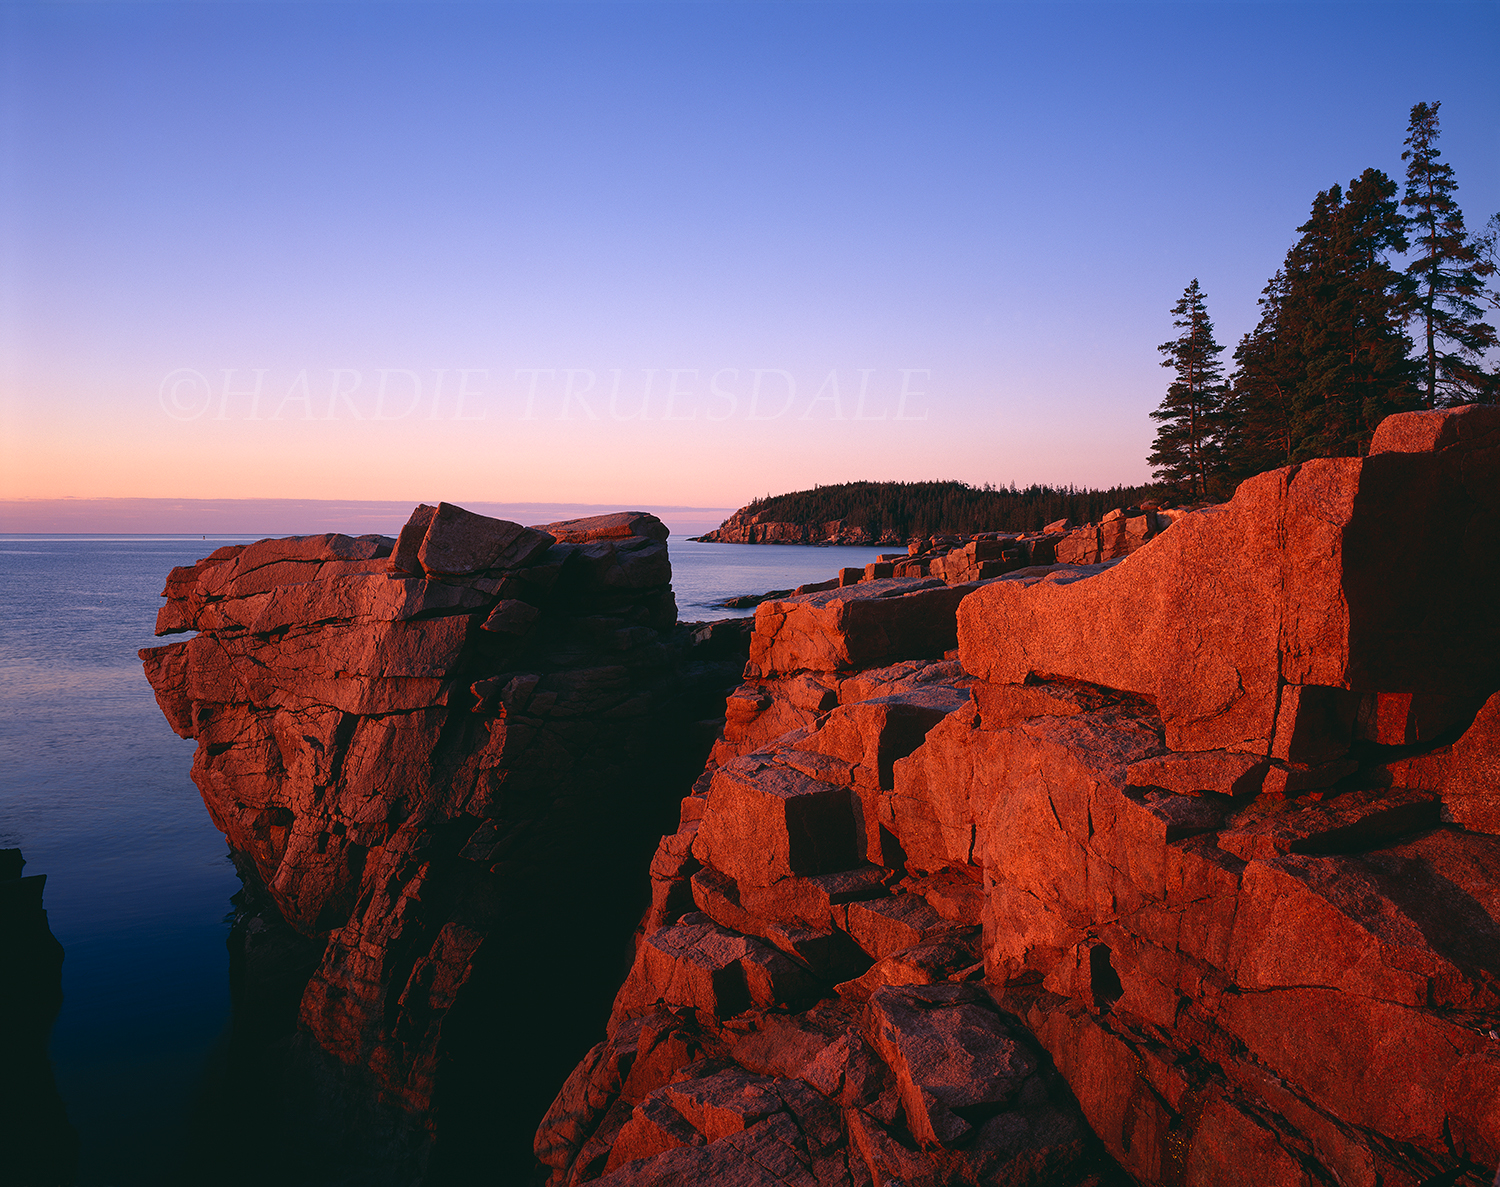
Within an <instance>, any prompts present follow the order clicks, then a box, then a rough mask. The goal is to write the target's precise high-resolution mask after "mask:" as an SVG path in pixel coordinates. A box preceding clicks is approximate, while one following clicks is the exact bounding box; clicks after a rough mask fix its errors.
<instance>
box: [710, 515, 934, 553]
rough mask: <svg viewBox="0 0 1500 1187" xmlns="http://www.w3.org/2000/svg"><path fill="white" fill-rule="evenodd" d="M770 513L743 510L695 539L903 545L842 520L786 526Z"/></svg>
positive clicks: (887, 535) (889, 534)
mask: <svg viewBox="0 0 1500 1187" xmlns="http://www.w3.org/2000/svg"><path fill="white" fill-rule="evenodd" d="M770 516H771V513H769V512H764V511H752V510H750V509H749V508H742V509H740V510H739V511H736V512H735V513H734V514H733V515H731V516H730V517H729V518H728V519H726V520H725V521H724V522H723V523H721V524H720V525H719V526H718V527H716V528H715V529H714V530H713V531H711V532H708V533H706V534H705V535H702V536H698V537H697V539H699V540H702V541H704V542H705V543H708V544H903V545H904V544H905V543H906V541H905V540H904V539H898V538H897V535H896V533H894V532H885V533H883V534H881V533H876V532H871V531H870V529H869V528H867V527H863V526H854V525H850V524H847V523H845V522H844V521H843V520H842V519H835V520H831V521H829V522H828V523H785V522H781V521H778V520H775V519H772V518H771V517H770Z"/></svg>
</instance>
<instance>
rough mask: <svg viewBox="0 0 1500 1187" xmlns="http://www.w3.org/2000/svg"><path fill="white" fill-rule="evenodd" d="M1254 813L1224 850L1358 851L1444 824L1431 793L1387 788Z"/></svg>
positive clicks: (1224, 842)
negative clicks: (1439, 817)
mask: <svg viewBox="0 0 1500 1187" xmlns="http://www.w3.org/2000/svg"><path fill="white" fill-rule="evenodd" d="M1278 807H1280V808H1281V809H1282V810H1279V811H1270V812H1266V813H1265V814H1258V815H1253V816H1252V815H1250V814H1248V813H1247V814H1246V815H1247V816H1249V819H1244V820H1242V821H1236V823H1235V824H1234V826H1232V827H1230V828H1227V829H1224V830H1223V831H1222V832H1220V833H1219V848H1220V849H1223V850H1225V851H1226V852H1228V853H1233V854H1234V855H1235V856H1236V857H1239V858H1241V859H1243V860H1244V861H1251V860H1253V859H1255V858H1268V857H1276V856H1278V855H1279V854H1283V853H1358V852H1360V851H1362V850H1365V849H1373V848H1375V847H1376V846H1378V845H1380V844H1382V843H1385V842H1388V841H1390V840H1391V839H1392V838H1394V837H1399V836H1402V835H1404V834H1406V833H1412V832H1416V831H1418V830H1419V829H1424V828H1430V827H1432V826H1433V825H1435V824H1437V823H1438V812H1439V808H1440V807H1441V805H1440V803H1439V800H1438V797H1437V796H1436V795H1433V794H1431V793H1429V792H1421V791H1407V790H1404V789H1401V788H1387V789H1383V790H1378V791H1368V790H1367V791H1350V792H1346V793H1344V794H1343V795H1340V796H1336V797H1334V798H1333V799H1330V800H1324V801H1320V802H1317V803H1312V804H1308V805H1306V806H1301V805H1299V804H1298V803H1297V802H1296V801H1289V802H1283V803H1282V804H1280V805H1278Z"/></svg>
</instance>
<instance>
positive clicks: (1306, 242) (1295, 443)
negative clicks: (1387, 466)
mask: <svg viewBox="0 0 1500 1187" xmlns="http://www.w3.org/2000/svg"><path fill="white" fill-rule="evenodd" d="M1404 224H1405V219H1404V218H1403V217H1402V216H1401V213H1400V211H1399V209H1398V208H1397V204H1396V183H1395V182H1393V181H1392V180H1391V179H1390V178H1388V177H1387V176H1386V175H1385V174H1384V173H1382V172H1381V171H1380V170H1378V169H1366V170H1365V171H1364V172H1363V173H1362V174H1360V176H1359V177H1357V178H1355V179H1354V180H1353V181H1351V182H1350V183H1349V190H1348V193H1347V194H1345V193H1344V192H1343V191H1342V190H1341V189H1340V187H1339V186H1337V185H1335V186H1333V187H1331V188H1330V189H1327V190H1325V191H1323V192H1322V193H1320V194H1319V195H1318V196H1317V198H1315V199H1314V201H1313V209H1312V217H1311V218H1309V220H1308V221H1307V222H1306V223H1304V224H1303V225H1302V226H1300V227H1298V228H1297V229H1298V230H1299V231H1300V232H1302V238H1301V239H1300V240H1299V241H1298V242H1297V244H1296V245H1295V246H1294V247H1293V248H1292V250H1291V251H1290V252H1289V253H1288V254H1287V264H1286V276H1287V292H1286V295H1285V298H1284V300H1283V302H1282V313H1283V316H1284V332H1285V331H1288V330H1289V331H1290V332H1292V333H1295V334H1297V335H1298V337H1299V338H1300V341H1298V342H1294V343H1293V344H1292V346H1293V349H1294V350H1300V354H1301V356H1302V367H1303V369H1304V370H1303V374H1302V375H1301V377H1300V379H1299V381H1298V384H1297V390H1296V394H1295V397H1294V399H1293V414H1292V438H1293V440H1292V456H1293V460H1294V461H1301V460H1302V459H1304V458H1309V457H1340V456H1350V455H1358V454H1363V453H1364V452H1365V450H1366V449H1368V447H1369V442H1370V438H1371V436H1372V435H1373V434H1374V432H1375V426H1376V425H1378V424H1379V423H1380V421H1381V420H1383V419H1384V418H1385V417H1387V416H1389V415H1390V414H1391V413H1393V412H1401V411H1404V410H1406V409H1407V408H1410V407H1413V406H1414V404H1415V399H1414V397H1415V393H1414V390H1413V387H1412V382H1411V381H1412V378H1413V375H1414V367H1413V365H1412V363H1411V362H1410V361H1409V360H1408V358H1407V355H1408V353H1409V352H1410V350H1411V339H1410V338H1408V337H1407V336H1406V333H1405V332H1404V330H1403V329H1402V325H1403V323H1404V321H1405V320H1406V316H1407V310H1408V299H1407V295H1408V291H1409V285H1408V283H1407V281H1406V278H1405V277H1403V276H1402V274H1401V273H1400V272H1398V271H1397V270H1396V269H1395V268H1393V267H1392V266H1391V265H1390V263H1389V261H1388V260H1387V259H1386V256H1387V254H1388V253H1390V252H1399V251H1404V250H1405V249H1406V247H1407V241H1406V236H1405V233H1404Z"/></svg>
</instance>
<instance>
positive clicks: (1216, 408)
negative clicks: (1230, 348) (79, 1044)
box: [1148, 278, 1224, 498]
mask: <svg viewBox="0 0 1500 1187" xmlns="http://www.w3.org/2000/svg"><path fill="white" fill-rule="evenodd" d="M1206 302H1207V296H1206V294H1205V293H1204V292H1203V290H1202V289H1201V288H1200V287H1199V286H1198V281H1197V279H1196V278H1195V279H1194V280H1193V282H1192V283H1191V284H1190V285H1188V286H1187V288H1186V289H1184V290H1183V293H1182V298H1181V300H1179V301H1178V302H1177V304H1176V305H1174V306H1173V307H1172V315H1173V318H1174V319H1175V320H1174V321H1173V322H1172V324H1173V325H1174V326H1175V327H1176V328H1177V329H1179V330H1181V331H1183V332H1182V334H1181V335H1180V336H1179V337H1177V338H1176V339H1174V340H1173V341H1171V342H1164V343H1162V345H1161V346H1159V347H1157V349H1158V350H1159V351H1161V353H1162V354H1163V355H1165V356H1166V357H1165V358H1164V359H1163V360H1162V364H1161V365H1162V366H1163V367H1167V368H1169V369H1171V370H1173V371H1175V372H1176V374H1177V378H1176V379H1175V380H1174V381H1173V382H1172V383H1171V384H1170V385H1169V386H1168V388H1167V395H1166V399H1164V400H1163V401H1162V402H1161V406H1160V407H1159V408H1157V410H1156V411H1155V412H1153V413H1151V417H1152V419H1153V420H1156V421H1159V422H1160V423H1161V427H1160V428H1159V429H1157V431H1156V441H1155V443H1154V445H1153V448H1152V451H1151V456H1150V458H1149V459H1148V460H1149V461H1150V463H1151V464H1152V465H1153V466H1154V467H1156V469H1155V474H1154V476H1155V477H1156V479H1157V481H1159V482H1171V483H1175V484H1178V485H1181V486H1186V487H1187V488H1188V489H1189V490H1190V491H1191V492H1192V494H1193V496H1194V497H1196V498H1202V497H1203V496H1204V495H1205V494H1206V493H1207V491H1208V487H1209V479H1210V476H1211V474H1212V473H1213V472H1214V470H1215V465H1214V435H1215V431H1216V428H1217V422H1218V417H1219V414H1220V411H1221V408H1222V404H1223V397H1224V379H1223V372H1222V367H1221V364H1220V362H1219V358H1218V356H1219V355H1220V354H1222V353H1223V351H1224V348H1223V347H1222V346H1220V345H1219V344H1218V343H1217V342H1215V341H1214V327H1213V322H1211V321H1210V320H1209V318H1208V306H1207V303H1206Z"/></svg>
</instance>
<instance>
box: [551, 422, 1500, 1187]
mask: <svg viewBox="0 0 1500 1187" xmlns="http://www.w3.org/2000/svg"><path fill="white" fill-rule="evenodd" d="M1119 518H1120V519H1121V520H1123V521H1124V522H1123V524H1122V525H1121V526H1122V532H1124V533H1127V534H1128V532H1129V530H1130V529H1131V527H1132V521H1133V520H1134V519H1136V518H1144V517H1133V516H1121V517H1119ZM1100 526H1101V529H1102V526H1103V525H1100ZM1148 526H1149V524H1143V525H1142V527H1143V529H1144V528H1145V527H1148ZM1142 534H1143V536H1144V537H1145V538H1143V539H1142V540H1141V541H1140V544H1139V546H1138V547H1134V548H1132V549H1131V550H1130V551H1129V553H1128V555H1126V556H1125V557H1124V559H1121V560H1115V561H1113V562H1111V563H1091V564H1072V565H1058V566H1055V567H1050V568H1047V567H1038V566H1026V567H1021V568H1016V569H1014V570H1012V571H1010V572H1006V573H1002V574H1000V575H992V576H989V577H986V578H981V579H980V580H978V581H970V582H962V583H957V584H951V585H950V584H948V583H947V582H946V581H943V580H941V579H935V578H933V577H930V576H929V577H927V578H925V579H924V578H921V577H915V578H914V577H905V578H895V577H892V578H886V579H882V578H881V577H880V576H879V575H878V574H876V575H872V576H874V577H875V579H873V580H868V581H859V582H858V583H857V584H851V585H847V586H841V587H839V588H834V589H828V590H823V591H819V592H815V593H809V594H806V595H804V596H800V597H793V598H789V599H778V600H772V601H768V602H765V603H763V604H762V605H761V606H759V607H758V609H757V611H756V616H755V628H754V635H753V637H752V640H751V653H750V662H749V664H748V666H747V668H746V671H745V675H746V679H745V682H744V683H743V684H742V685H741V687H740V688H739V689H738V690H736V691H735V693H734V694H733V695H732V696H731V697H730V698H729V702H728V708H727V711H726V718H725V728H724V732H723V736H722V737H721V739H720V740H719V741H718V743H717V744H716V745H715V748H714V751H713V754H712V757H711V758H710V760H709V763H708V766H707V769H706V770H705V771H704V773H703V775H702V776H701V777H700V779H699V781H698V783H697V784H696V785H695V787H694V790H693V793H692V794H691V795H689V796H688V797H687V798H685V799H684V800H683V802H682V806H681V810H680V817H679V825H678V828H677V830H676V831H675V832H674V833H671V834H669V835H667V836H664V837H663V838H662V840H661V842H660V845H659V846H658V849H657V853H656V856H655V858H654V859H653V860H652V862H651V866H650V885H651V892H652V904H651V907H650V909H649V911H648V913H647V916H646V919H645V921H644V924H643V927H642V929H641V933H640V936H639V938H638V942H637V948H636V954H635V960H634V963H633V965H632V967H631V970H630V972H629V974H628V976H627V977H626V978H625V980H624V983H623V985H622V986H621V988H620V990H619V993H618V994H617V996H616V999H615V1002H614V1007H613V1012H612V1014H611V1017H610V1020H609V1023H608V1026H607V1028H606V1029H605V1033H604V1036H603V1037H602V1039H601V1040H600V1042H599V1043H598V1044H597V1045H596V1046H595V1047H594V1048H593V1050H592V1051H590V1052H589V1054H588V1056H587V1057H586V1058H585V1059H584V1060H583V1061H582V1062H581V1063H580V1064H579V1065H578V1066H577V1068H576V1069H575V1070H574V1072H573V1074H572V1076H571V1077H570V1078H569V1079H568V1081H567V1083H566V1084H565V1086H564V1087H563V1089H562V1091H561V1093H560V1094H559V1095H558V1097H557V1099H556V1100H555V1102H554V1103H553V1106H552V1109H551V1110H550V1112H549V1113H548V1115H547V1118H546V1120H545V1121H544V1122H543V1124H542V1126H541V1128H540V1130H539V1131H538V1133H537V1136H536V1152H537V1156H538V1158H539V1159H540V1161H541V1162H542V1164H543V1165H544V1166H545V1167H546V1168H547V1170H548V1172H549V1174H550V1178H549V1183H551V1184H552V1185H553V1187H564V1185H568V1187H571V1185H573V1184H582V1183H598V1184H600V1187H625V1185H626V1184H632V1185H633V1184H642V1185H644V1184H652V1185H657V1187H659V1185H662V1184H677V1183H688V1182H695V1181H696V1182H726V1183H731V1182H732V1183H736V1184H762V1183H764V1184H773V1183H774V1184H788V1183H796V1184H807V1185H809V1187H812V1185H817V1187H831V1185H834V1184H839V1185H851V1187H854V1185H860V1184H870V1183H873V1184H880V1185H884V1184H888V1183H893V1182H899V1183H903V1184H906V1185H907V1187H914V1185H916V1184H923V1185H933V1187H936V1185H938V1184H981V1183H983V1184H992V1183H993V1184H1000V1183H1004V1184H1023V1183H1024V1184H1041V1183H1048V1184H1064V1183H1080V1184H1081V1183H1085V1182H1094V1183H1103V1182H1126V1181H1128V1180H1127V1179H1126V1178H1125V1177H1124V1176H1126V1175H1128V1176H1129V1179H1133V1180H1134V1181H1135V1182H1138V1183H1143V1184H1163V1185H1165V1184H1185V1185H1195V1187H1196V1185H1208V1184H1239V1183H1247V1182H1255V1183H1263V1184H1275V1185H1293V1184H1296V1185H1304V1184H1306V1185H1312V1184H1331V1183H1338V1184H1344V1185H1353V1184H1359V1185H1362V1187H1377V1185H1380V1187H1394V1185H1403V1187H1417V1185H1418V1184H1438V1183H1443V1184H1458V1183H1462V1184H1469V1185H1471V1187H1478V1185H1479V1184H1484V1183H1488V1182H1490V1181H1491V1179H1492V1178H1493V1176H1494V1174H1495V1168H1496V1164H1497V1161H1500V778H1497V776H1500V410H1497V409H1494V408H1484V407H1478V408H1465V409H1457V410H1449V411H1442V412H1432V413H1414V414H1407V415H1404V416H1399V417H1394V418H1391V419H1390V420H1388V421H1386V422H1385V424H1383V425H1382V426H1381V427H1380V429H1379V431H1378V432H1377V433H1376V435H1375V439H1374V443H1373V445H1372V450H1371V455H1370V456H1369V457H1367V458H1364V459H1332V460H1326V461H1315V462H1308V463H1306V464H1304V465H1301V466H1297V467H1291V468H1289V469H1284V470H1278V471H1274V472H1271V473H1268V474H1263V475H1261V476H1259V477H1257V478H1254V479H1251V480H1250V481H1248V482H1246V483H1245V484H1243V485H1242V486H1241V487H1240V489H1239V490H1238V492H1237V493H1236V494H1235V497H1234V498H1233V499H1232V500H1231V501H1230V502H1229V503H1228V504H1225V505H1223V506H1221V507H1217V508H1209V509H1204V510H1202V511H1198V512H1194V513H1192V514H1190V515H1186V516H1184V517H1182V518H1180V519H1179V521H1178V522H1176V523H1175V524H1173V526H1172V528H1171V530H1170V531H1163V532H1150V533H1146V532H1144V531H1143V532H1142ZM1094 539H1095V545H1094V546H1095V547H1096V548H1102V542H1101V538H1100V536H1099V535H1098V531H1097V530H1096V535H1095V538H1094ZM1097 556H1098V554H1095V557H1096V559H1097ZM974 559H975V560H976V561H978V560H979V558H978V557H977V556H976V557H975V558H974ZM1002 559H1003V558H1002Z"/></svg>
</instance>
